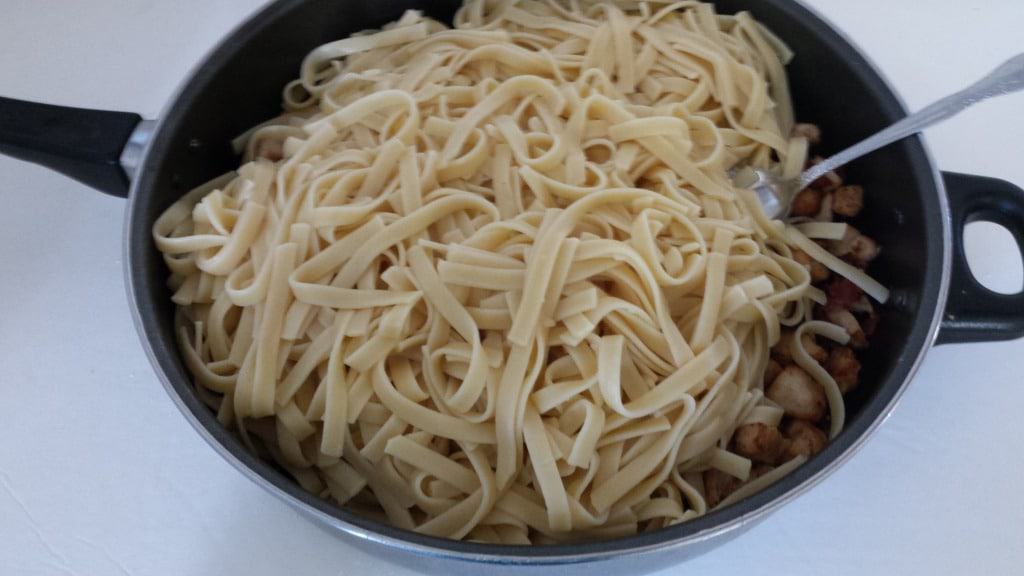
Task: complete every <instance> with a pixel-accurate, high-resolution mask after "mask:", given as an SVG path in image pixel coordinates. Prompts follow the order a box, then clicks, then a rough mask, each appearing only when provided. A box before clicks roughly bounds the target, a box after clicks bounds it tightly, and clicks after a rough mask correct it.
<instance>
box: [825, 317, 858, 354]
mask: <svg viewBox="0 0 1024 576" xmlns="http://www.w3.org/2000/svg"><path fill="white" fill-rule="evenodd" d="M825 318H827V319H828V321H829V322H831V323H833V324H835V325H837V326H840V327H842V328H843V330H846V333H847V334H849V335H850V347H851V348H854V349H857V350H860V349H861V348H866V347H867V345H868V338H867V336H866V335H865V334H864V330H863V329H862V328H861V327H860V322H858V321H857V318H856V317H855V316H854V315H853V314H852V313H850V311H849V310H846V309H845V308H839V307H838V306H829V307H828V308H826V309H825Z"/></svg>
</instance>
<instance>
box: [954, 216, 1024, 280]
mask: <svg viewBox="0 0 1024 576" xmlns="http://www.w3.org/2000/svg"><path fill="white" fill-rule="evenodd" d="M964 252H965V253H966V255H967V265H968V266H970V268H971V274H973V275H974V278H975V279H976V280H977V281H978V282H979V283H981V284H982V285H983V286H984V287H986V288H988V289H989V290H991V291H993V292H998V293H999V294H1017V293H1019V292H1021V290H1024V257H1022V256H1021V247H1020V246H1018V245H1017V241H1016V240H1015V239H1014V237H1013V234H1011V233H1010V231H1009V230H1007V229H1006V228H1004V227H1003V226H1000V225H999V224H996V223H994V222H985V221H977V222H970V223H968V224H967V226H965V227H964Z"/></svg>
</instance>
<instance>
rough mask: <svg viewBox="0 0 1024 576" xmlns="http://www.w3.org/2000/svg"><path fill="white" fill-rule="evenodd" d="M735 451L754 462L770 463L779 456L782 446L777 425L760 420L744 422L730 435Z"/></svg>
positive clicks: (780, 434) (780, 433)
mask: <svg viewBox="0 0 1024 576" xmlns="http://www.w3.org/2000/svg"><path fill="white" fill-rule="evenodd" d="M732 439H733V442H734V443H735V446H736V453H737V454H739V455H740V456H746V457H747V458H750V459H751V460H753V461H755V462H763V463H765V464H772V463H774V462H775V461H776V460H778V458H779V454H780V453H781V452H782V450H783V448H784V446H783V445H782V432H779V429H778V427H776V426H769V425H767V424H764V423H761V422H753V423H751V424H744V425H743V426H740V427H739V428H737V429H736V432H735V433H734V434H733V436H732Z"/></svg>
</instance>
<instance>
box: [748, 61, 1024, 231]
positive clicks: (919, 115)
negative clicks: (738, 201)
mask: <svg viewBox="0 0 1024 576" xmlns="http://www.w3.org/2000/svg"><path fill="white" fill-rule="evenodd" d="M1021 89H1024V53H1022V54H1018V55H1016V56H1014V57H1013V58H1010V59H1009V60H1007V61H1006V62H1004V63H1002V64H1001V65H999V67H997V68H996V69H995V70H993V71H992V72H990V73H989V74H988V75H987V76H985V77H984V78H982V79H980V80H978V81H977V82H975V83H974V84H971V85H970V86H968V87H967V88H964V89H963V90H960V91H959V92H955V93H953V94H950V95H949V96H946V97H945V98H942V99H941V100H938V101H937V102H934V103H932V104H930V105H928V106H926V107H924V108H922V109H921V110H918V111H917V112H915V113H913V114H911V115H909V116H907V117H906V118H904V119H902V120H900V121H899V122H896V123H895V124H893V125H891V126H889V127H888V128H886V129H884V130H882V131H881V132H878V133H876V134H874V135H873V136H869V137H868V138H866V139H864V140H861V141H860V142H858V143H856V144H854V145H853V146H850V147H849V148H847V149H846V150H843V151H842V152H840V153H838V154H835V155H834V156H832V157H830V158H827V159H826V160H824V161H822V162H820V163H818V164H815V165H814V166H811V167H810V168H808V169H807V170H804V172H803V173H802V174H800V175H799V176H797V177H796V178H789V179H782V178H779V177H778V176H777V175H775V174H773V173H772V172H770V171H768V170H763V169H760V168H753V169H751V170H750V172H752V173H753V175H754V178H755V179H754V181H753V183H752V184H749V185H747V186H746V187H747V188H750V189H752V190H753V191H754V192H755V193H756V194H757V197H758V200H760V201H761V206H763V207H764V212H765V214H766V215H767V216H768V217H769V218H785V217H786V216H787V215H788V214H789V208H790V205H791V204H792V202H793V199H794V198H796V195H797V193H799V192H800V191H801V190H803V189H804V188H806V187H807V186H809V185H810V184H811V182H814V181H815V180H817V179H818V178H821V177H822V176H824V175H825V174H827V173H829V172H830V171H832V170H835V169H836V168H839V167H840V166H844V165H846V164H848V163H849V162H852V161H853V160H856V159H857V158H860V157H861V156H864V155H866V154H869V153H871V152H874V151H875V150H878V149H879V148H882V147H884V146H887V145H889V144H892V143H893V142H896V141H897V140H902V139H904V138H906V137H907V136H911V135H913V134H916V133H918V132H920V131H922V130H924V129H925V128H927V127H929V126H931V125H933V124H937V123H939V122H941V121H943V120H945V119H947V118H951V117H953V116H955V115H957V114H959V113H960V112H961V111H963V110H965V109H967V108H969V107H971V106H973V105H974V104H977V103H978V102H981V101H982V100H987V99H989V98H992V97H994V96H1002V95H1004V94H1010V93H1013V92H1017V91H1019V90H1021Z"/></svg>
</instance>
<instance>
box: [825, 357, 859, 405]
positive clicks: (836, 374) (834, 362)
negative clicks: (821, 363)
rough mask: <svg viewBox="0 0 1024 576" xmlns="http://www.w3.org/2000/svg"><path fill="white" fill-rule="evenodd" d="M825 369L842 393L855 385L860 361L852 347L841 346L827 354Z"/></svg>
mask: <svg viewBox="0 0 1024 576" xmlns="http://www.w3.org/2000/svg"><path fill="white" fill-rule="evenodd" d="M825 370H828V373H829V374H831V375H832V378H834V379H835V381H836V384H838V385H839V391H840V392H842V393H843V394H846V393H847V392H849V391H850V390H853V389H854V388H856V387H857V379H858V378H859V376H860V362H858V361H857V355H856V354H854V352H853V350H852V349H850V348H847V347H846V346H841V347H839V348H836V349H835V350H832V353H831V354H829V355H828V362H826V363H825Z"/></svg>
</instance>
